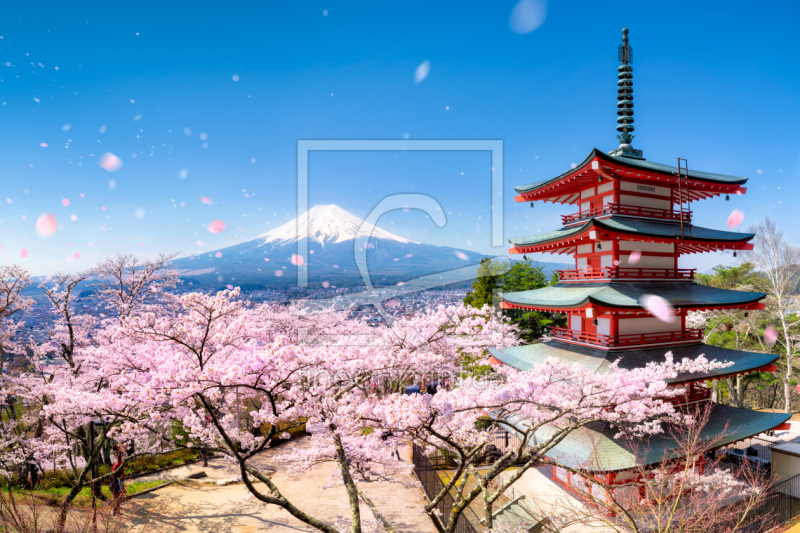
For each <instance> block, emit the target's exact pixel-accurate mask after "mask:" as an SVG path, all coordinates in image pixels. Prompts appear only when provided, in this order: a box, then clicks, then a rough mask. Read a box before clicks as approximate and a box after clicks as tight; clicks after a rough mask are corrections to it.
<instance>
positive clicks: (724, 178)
mask: <svg viewBox="0 0 800 533" xmlns="http://www.w3.org/2000/svg"><path fill="white" fill-rule="evenodd" d="M595 157H599V158H600V159H604V160H606V161H609V162H612V163H618V164H620V165H623V166H625V167H629V168H632V169H640V170H644V171H649V172H660V173H663V174H677V172H678V167H671V166H669V165H662V164H661V163H653V162H651V161H646V160H644V159H631V158H628V157H616V156H612V155H608V154H607V153H605V152H603V151H601V150H598V149H597V148H595V149H594V150H592V152H591V153H590V154H589V156H588V157H587V158H586V159H584V160H583V162H582V163H581V164H579V165H578V166H577V167H575V168H571V169H569V170H568V171H566V172H564V173H563V174H560V175H558V176H556V177H555V178H552V179H549V180H545V181H540V182H537V183H531V184H529V185H521V186H519V187H514V190H516V191H517V192H518V193H520V194H522V193H527V192H532V191H535V190H536V189H540V188H541V187H544V186H545V185H549V184H551V183H554V182H556V181H558V180H560V179H561V178H563V177H564V176H567V175H569V174H571V173H573V172H575V171H576V170H579V169H581V168H583V167H584V166H586V165H588V164H589V162H590V161H591V160H592V159H594V158H595ZM689 176H690V177H692V178H694V179H696V180H702V181H708V182H713V183H722V184H725V185H743V184H745V183H746V182H747V178H744V177H741V176H728V175H725V174H714V173H711V172H701V171H699V170H691V169H690V170H689Z"/></svg>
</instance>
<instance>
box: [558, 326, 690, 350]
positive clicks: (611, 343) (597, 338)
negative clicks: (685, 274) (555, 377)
mask: <svg viewBox="0 0 800 533" xmlns="http://www.w3.org/2000/svg"><path fill="white" fill-rule="evenodd" d="M551 332H552V334H553V337H554V338H556V339H562V340H565V341H575V342H585V343H587V344H595V345H597V346H600V347H604V348H612V347H621V346H637V345H640V344H659V343H668V342H679V341H694V340H702V339H703V330H702V329H685V330H681V331H661V332H656V333H628V334H624V335H613V336H612V335H603V334H600V333H591V332H588V331H575V330H571V329H568V328H551Z"/></svg>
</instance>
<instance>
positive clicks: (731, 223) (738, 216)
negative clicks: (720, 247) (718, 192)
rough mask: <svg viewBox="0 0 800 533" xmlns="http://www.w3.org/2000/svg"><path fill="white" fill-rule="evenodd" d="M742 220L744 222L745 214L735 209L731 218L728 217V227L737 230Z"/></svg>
mask: <svg viewBox="0 0 800 533" xmlns="http://www.w3.org/2000/svg"><path fill="white" fill-rule="evenodd" d="M742 220H744V213H742V212H741V211H739V210H738V209H734V210H733V212H732V213H731V216H729V217H728V227H729V228H735V227H737V226H738V225H739V224H741V223H742Z"/></svg>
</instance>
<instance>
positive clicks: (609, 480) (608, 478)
mask: <svg viewBox="0 0 800 533" xmlns="http://www.w3.org/2000/svg"><path fill="white" fill-rule="evenodd" d="M616 478H617V474H615V473H614V472H610V473H608V474H606V486H607V487H610V486H612V485H613V484H614V480H616ZM613 490H614V489H611V488H606V504H607V505H608V506H609V507H611V505H613V503H612V502H613V500H612V499H611V493H612V491H613Z"/></svg>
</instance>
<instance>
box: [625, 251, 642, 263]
mask: <svg viewBox="0 0 800 533" xmlns="http://www.w3.org/2000/svg"><path fill="white" fill-rule="evenodd" d="M641 258H642V252H640V251H638V250H634V251H633V252H631V254H630V255H629V256H628V264H629V265H635V264H636V263H638V262H639V259H641Z"/></svg>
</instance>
